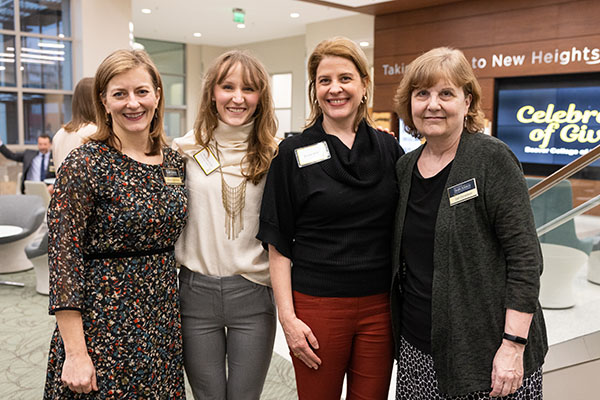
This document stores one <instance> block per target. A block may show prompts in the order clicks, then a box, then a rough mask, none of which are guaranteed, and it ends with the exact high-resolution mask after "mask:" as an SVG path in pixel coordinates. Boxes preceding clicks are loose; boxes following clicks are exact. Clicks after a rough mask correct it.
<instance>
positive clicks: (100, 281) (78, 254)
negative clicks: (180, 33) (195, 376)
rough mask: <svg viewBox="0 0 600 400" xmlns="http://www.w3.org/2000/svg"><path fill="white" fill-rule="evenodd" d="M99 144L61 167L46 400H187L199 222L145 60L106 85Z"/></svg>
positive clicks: (109, 75) (101, 76) (100, 77)
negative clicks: (184, 337) (185, 316)
mask: <svg viewBox="0 0 600 400" xmlns="http://www.w3.org/2000/svg"><path fill="white" fill-rule="evenodd" d="M94 103H95V108H96V119H97V126H98V132H97V133H96V134H94V135H93V136H91V137H90V141H89V142H88V143H86V144H84V145H82V146H80V147H79V148H77V149H75V150H74V151H72V152H71V154H70V155H69V156H68V157H67V158H66V159H65V161H64V163H63V164H62V166H61V169H60V173H59V174H58V177H57V180H56V192H55V193H54V196H53V198H52V201H51V203H50V208H49V211H48V225H49V235H50V236H49V239H50V246H49V261H50V285H51V290H50V314H54V315H55V316H56V321H57V329H56V330H55V332H54V335H53V337H52V341H51V344H50V353H49V357H48V372H47V376H46V387H45V393H44V398H45V399H71V398H75V399H80V398H85V399H92V398H93V399H117V398H121V399H125V398H126V399H138V398H139V399H183V398H185V387H184V380H183V370H182V366H183V358H182V350H181V349H182V345H181V331H180V328H181V323H180V316H179V304H178V290H177V284H176V278H177V276H176V275H177V274H176V269H175V259H174V254H173V245H174V243H175V241H176V240H177V238H178V236H179V234H180V233H181V230H182V229H183V226H184V224H185V220H186V217H187V196H186V192H185V189H184V186H183V181H184V173H185V171H184V164H183V162H182V160H181V157H180V156H179V155H178V154H177V153H176V152H175V151H172V150H170V149H169V148H168V147H166V146H165V141H164V131H163V108H164V101H163V89H162V82H161V79H160V76H159V74H158V71H157V69H156V67H155V66H154V64H153V63H152V61H151V60H150V59H149V57H148V55H147V54H146V53H144V52H143V51H125V50H120V51H116V52H114V53H113V54H111V55H110V56H108V57H107V58H106V59H105V60H104V61H103V62H102V64H101V65H100V67H99V68H98V71H97V73H96V77H95V81H94Z"/></svg>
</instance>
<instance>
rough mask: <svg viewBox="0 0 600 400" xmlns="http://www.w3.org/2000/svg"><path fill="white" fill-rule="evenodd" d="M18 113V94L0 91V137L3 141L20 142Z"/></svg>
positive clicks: (7, 142) (9, 142) (8, 142)
mask: <svg viewBox="0 0 600 400" xmlns="http://www.w3.org/2000/svg"><path fill="white" fill-rule="evenodd" d="M17 114H18V113H17V94H16V93H2V92H0V139H2V142H3V143H6V144H18V143H19V121H18V120H17Z"/></svg>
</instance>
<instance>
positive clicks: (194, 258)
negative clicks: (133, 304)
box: [173, 50, 277, 400]
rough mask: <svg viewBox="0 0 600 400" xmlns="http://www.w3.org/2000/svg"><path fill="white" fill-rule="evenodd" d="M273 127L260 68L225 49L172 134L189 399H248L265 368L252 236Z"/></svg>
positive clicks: (265, 288) (270, 330)
mask: <svg viewBox="0 0 600 400" xmlns="http://www.w3.org/2000/svg"><path fill="white" fill-rule="evenodd" d="M276 132H277V122H276V120H275V115H274V108H273V99H272V97H271V88H270V85H269V75H268V73H267V72H266V70H265V68H264V66H263V65H262V64H261V63H260V61H258V60H257V59H256V58H255V57H253V56H252V55H250V54H248V53H246V52H243V51H238V50H233V51H229V52H227V53H225V54H223V55H221V56H220V57H218V58H217V59H216V60H215V61H214V63H213V64H212V66H211V67H210V68H209V69H208V71H207V72H206V75H205V76H204V84H203V89H202V97H201V101H200V111H199V113H198V117H197V119H196V124H195V128H194V130H192V131H190V132H188V133H187V134H186V135H185V136H183V137H181V138H176V139H175V140H174V141H173V148H175V149H177V151H178V152H179V153H180V154H181V155H182V156H183V157H184V160H185V165H186V170H187V171H188V181H187V187H188V191H189V201H190V207H189V208H190V218H189V222H188V224H187V225H186V227H185V229H184V231H183V233H182V235H181V237H180V239H179V241H178V242H177V245H176V249H175V254H176V257H177V261H178V263H180V264H181V271H180V273H179V286H180V291H181V293H180V297H181V317H182V330H183V352H184V360H185V370H186V374H187V377H188V381H189V383H190V386H191V387H192V390H193V393H194V397H195V398H196V399H198V400H200V399H213V400H225V399H228V400H246V399H247V400H258V399H259V398H260V394H261V392H262V388H263V384H264V381H265V378H266V375H267V370H268V368H269V363H270V361H271V354H272V351H273V342H274V339H275V328H276V323H277V321H276V317H275V304H274V302H273V293H272V289H271V287H270V285H271V280H270V278H269V262H268V257H267V253H266V251H265V250H264V249H263V247H262V245H261V242H260V241H258V240H257V239H256V238H255V236H256V233H257V232H258V214H259V209H260V201H261V198H262V194H263V187H264V184H265V176H266V174H267V171H268V169H269V165H270V164H271V159H272V158H273V156H274V154H275V151H276V150H277V143H276V141H275V138H274V137H275V133H276Z"/></svg>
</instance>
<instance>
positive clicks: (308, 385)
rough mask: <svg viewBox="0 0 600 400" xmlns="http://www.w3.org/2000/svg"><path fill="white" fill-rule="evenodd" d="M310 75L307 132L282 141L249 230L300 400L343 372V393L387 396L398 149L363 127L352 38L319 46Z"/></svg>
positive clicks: (365, 82) (363, 78)
mask: <svg viewBox="0 0 600 400" xmlns="http://www.w3.org/2000/svg"><path fill="white" fill-rule="evenodd" d="M308 70H309V79H310V86H309V97H310V102H311V111H312V112H311V116H310V120H309V123H308V128H307V129H306V130H305V131H304V132H303V133H302V134H301V135H298V136H294V137H291V138H289V139H286V140H284V141H283V142H282V143H281V144H280V146H279V154H278V156H277V157H276V158H275V159H274V160H273V162H272V164H271V169H270V170H269V174H268V176H267V182H266V186H265V192H264V197H263V203H262V208H261V215H260V229H259V233H258V236H257V237H258V238H259V239H260V240H262V241H263V242H264V243H265V244H268V248H269V262H270V271H271V280H272V283H273V291H274V294H275V300H276V303H277V308H278V310H279V320H280V322H281V324H282V326H283V330H284V332H285V336H286V340H287V342H288V345H289V347H290V352H291V354H292V355H293V363H294V369H295V372H296V382H297V387H298V395H299V398H300V399H323V400H327V399H332V400H333V399H336V400H337V399H339V398H340V395H341V390H342V383H343V379H344V376H345V375H346V374H347V375H348V393H347V395H346V398H347V399H354V398H368V399H373V400H377V399H385V398H387V392H388V386H389V381H390V373H391V368H392V347H393V341H392V333H391V326H390V314H389V301H388V291H389V284H390V276H391V257H390V252H391V249H390V238H391V233H392V223H393V217H394V210H395V204H396V200H397V196H398V192H397V189H396V186H395V185H396V181H395V177H394V165H395V163H396V160H397V159H398V158H399V157H400V155H402V154H403V151H402V149H401V148H400V146H399V144H398V142H397V141H396V140H395V138H394V137H393V136H391V135H389V134H387V133H383V132H379V131H377V130H375V129H373V128H372V127H371V125H370V124H371V122H372V121H371V120H370V118H369V116H368V114H367V107H368V102H369V95H370V89H371V80H370V78H369V75H368V63H367V60H366V57H365V56H364V53H363V52H362V51H361V50H360V48H359V47H358V46H357V45H356V44H355V43H354V42H352V41H350V40H348V39H346V38H333V39H330V40H325V41H323V42H321V43H320V44H319V45H318V46H317V47H316V48H315V50H314V52H313V53H312V54H311V56H310V58H309V61H308ZM292 264H293V268H292V267H291V265H292Z"/></svg>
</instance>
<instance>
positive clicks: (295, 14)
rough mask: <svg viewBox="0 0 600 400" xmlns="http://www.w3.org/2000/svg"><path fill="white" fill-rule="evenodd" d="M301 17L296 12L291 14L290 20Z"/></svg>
mask: <svg viewBox="0 0 600 400" xmlns="http://www.w3.org/2000/svg"><path fill="white" fill-rule="evenodd" d="M299 17H300V14H298V13H296V12H293V13H291V14H290V18H299Z"/></svg>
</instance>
